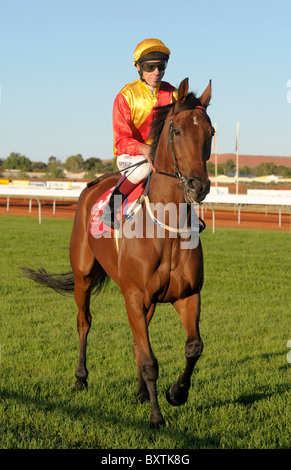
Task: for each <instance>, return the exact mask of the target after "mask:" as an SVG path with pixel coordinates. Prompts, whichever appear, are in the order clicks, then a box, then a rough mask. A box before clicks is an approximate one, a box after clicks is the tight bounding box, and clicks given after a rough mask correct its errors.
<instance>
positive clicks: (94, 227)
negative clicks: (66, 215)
mask: <svg viewBox="0 0 291 470" xmlns="http://www.w3.org/2000/svg"><path fill="white" fill-rule="evenodd" d="M114 189H115V186H112V188H110V189H108V190H107V191H106V192H105V193H104V194H102V195H101V196H100V197H99V198H98V199H97V202H96V203H95V204H94V206H93V207H92V210H91V221H90V233H91V235H92V236H93V237H94V238H99V237H101V236H102V235H103V234H104V233H105V232H111V233H113V232H114V230H113V229H112V228H111V227H108V226H107V225H105V224H104V223H103V222H101V221H100V220H99V217H100V215H101V214H103V210H104V207H105V206H107V204H108V203H109V199H110V197H111V194H112V192H113V190H114ZM143 190H144V182H143V181H142V182H141V183H140V184H139V185H138V186H136V188H134V190H133V191H132V192H131V193H130V194H129V195H128V196H126V198H125V199H124V201H123V204H122V207H121V211H120V212H119V213H118V214H117V216H116V219H117V220H120V219H121V218H122V217H123V216H125V217H129V215H130V214H131V212H132V210H133V208H134V206H135V205H136V201H137V199H138V198H139V197H140V196H141V195H142V193H143Z"/></svg>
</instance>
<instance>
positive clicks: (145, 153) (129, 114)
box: [99, 38, 177, 228]
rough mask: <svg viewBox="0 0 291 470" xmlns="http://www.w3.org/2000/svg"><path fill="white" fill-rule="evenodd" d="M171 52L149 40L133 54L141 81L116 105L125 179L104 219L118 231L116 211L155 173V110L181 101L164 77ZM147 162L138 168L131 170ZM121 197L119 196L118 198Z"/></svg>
mask: <svg viewBox="0 0 291 470" xmlns="http://www.w3.org/2000/svg"><path fill="white" fill-rule="evenodd" d="M169 56H170V50H169V49H168V48H167V47H166V46H165V45H164V43H162V41H160V40H159V39H153V38H151V39H145V40H143V41H142V42H140V43H139V44H138V45H137V46H136V48H135V51H134V53H133V57H134V66H135V67H136V68H137V71H138V73H139V76H140V78H139V79H137V80H135V81H133V82H131V83H129V84H127V85H125V86H124V87H123V88H122V90H121V91H120V92H119V93H118V95H117V96H116V98H115V101H114V105H113V137H114V155H116V156H117V167H118V169H119V170H120V172H121V174H122V176H121V178H120V180H119V181H118V183H117V185H116V187H115V189H114V191H113V193H112V195H111V198H110V200H109V203H108V205H107V206H106V207H105V209H104V211H103V214H102V215H101V216H100V218H99V219H100V220H101V221H102V222H104V223H105V224H106V225H107V226H109V227H112V228H115V226H116V225H118V224H117V222H116V220H114V209H115V210H118V209H119V208H120V206H121V204H122V201H123V199H124V198H125V196H127V195H128V194H129V193H130V192H131V191H132V190H133V189H134V188H135V187H136V186H137V185H138V184H139V183H140V182H141V181H142V180H144V179H145V178H146V177H147V176H148V174H149V172H150V171H151V163H150V140H149V135H150V130H151V129H150V126H151V123H152V121H153V114H154V107H155V106H164V105H167V104H170V103H172V102H173V101H175V100H176V99H177V91H176V89H175V88H174V87H173V86H172V85H170V84H169V83H167V82H164V81H162V78H163V76H164V73H165V69H166V67H167V63H168V60H169ZM144 160H147V162H145V163H142V164H140V165H138V166H135V167H133V168H130V169H129V170H127V168H128V167H129V166H131V165H133V164H135V163H139V162H142V161H144ZM115 196H118V197H115Z"/></svg>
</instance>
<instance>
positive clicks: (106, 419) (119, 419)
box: [0, 388, 221, 449]
mask: <svg viewBox="0 0 291 470" xmlns="http://www.w3.org/2000/svg"><path fill="white" fill-rule="evenodd" d="M78 393H86V391H85V390H84V391H82V392H72V395H75V394H78ZM0 399H1V401H2V402H3V401H4V400H9V402H10V404H11V402H12V401H16V402H17V403H18V404H22V405H25V407H26V408H27V414H29V408H30V407H32V406H33V407H34V408H36V409H37V410H39V411H42V412H43V411H44V412H47V413H49V412H53V411H57V412H58V413H60V414H66V415H67V418H68V419H69V420H71V421H74V420H75V419H76V420H77V419H78V420H80V417H82V418H83V419H85V420H86V419H88V421H90V423H92V418H93V420H94V422H96V428H97V426H98V427H105V428H106V427H107V428H108V426H110V427H112V429H113V430H114V432H115V433H116V434H118V433H122V432H125V430H126V429H127V430H129V431H132V432H133V434H136V431H140V433H141V435H142V436H143V441H144V447H143V448H144V449H154V448H155V447H154V446H155V442H156V441H158V442H160V439H161V437H165V438H167V439H168V441H169V442H171V447H169V448H171V449H207V448H208V449H209V448H212V449H215V448H216V449H217V448H219V444H220V440H221V436H219V435H216V434H210V433H208V434H205V436H204V437H202V438H201V437H197V436H195V434H194V433H193V431H191V430H188V428H185V429H178V428H177V427H176V426H175V424H174V425H173V423H169V422H168V423H167V424H165V425H164V426H161V427H159V428H158V429H153V428H150V426H149V415H148V421H146V420H144V419H141V418H137V417H134V416H132V418H128V416H126V417H123V416H122V415H121V414H114V413H111V414H105V413H104V412H103V411H102V409H101V408H99V409H98V408H96V407H95V406H94V407H93V406H92V405H88V406H86V405H78V404H75V403H68V402H66V403H65V402H64V401H63V400H61V399H60V400H58V401H54V400H52V399H45V398H37V397H32V396H29V395H27V394H22V393H21V392H15V391H9V390H6V389H4V388H2V389H1V390H0ZM140 406H143V407H147V411H149V410H150V407H149V406H150V405H149V403H146V404H144V405H141V404H137V405H136V407H137V408H138V407H140ZM165 418H166V417H165ZM190 425H191V423H189V427H190ZM83 437H84V440H83V441H82V440H81V442H80V436H78V440H77V441H76V442H75V443H73V444H72V442H70V448H71V449H74V448H81V449H90V448H91V449H93V448H94V449H98V447H97V446H96V445H95V443H92V442H91V443H90V442H89V443H88V442H87V444H86V436H85V432H84V436H83ZM97 439H98V437H97V436H96V441H97ZM48 440H49V438H48V437H46V441H48ZM52 444H53V445H54V447H53V448H55V449H56V448H58V449H62V448H68V442H67V441H66V440H65V439H64V441H62V440H61V439H55V438H54V437H53V436H52ZM27 448H29V440H28V441H27ZM102 448H105V449H106V448H107V449H113V448H115V449H118V448H122V447H119V446H118V444H117V445H116V444H115V446H114V447H113V446H112V444H110V442H108V445H106V447H102ZM128 448H129V449H135V447H133V446H132V445H131V446H130V447H128ZM159 448H160V447H159ZM164 448H165V447H164ZM99 449H101V447H99Z"/></svg>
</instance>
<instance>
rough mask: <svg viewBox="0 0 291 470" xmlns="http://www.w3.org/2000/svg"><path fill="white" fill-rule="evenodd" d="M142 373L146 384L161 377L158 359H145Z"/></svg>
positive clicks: (142, 364)
mask: <svg viewBox="0 0 291 470" xmlns="http://www.w3.org/2000/svg"><path fill="white" fill-rule="evenodd" d="M141 373H142V376H143V379H144V380H145V382H148V381H151V382H152V381H156V380H157V379H158V376H159V365H158V361H157V360H156V358H151V359H143V360H142V363H141Z"/></svg>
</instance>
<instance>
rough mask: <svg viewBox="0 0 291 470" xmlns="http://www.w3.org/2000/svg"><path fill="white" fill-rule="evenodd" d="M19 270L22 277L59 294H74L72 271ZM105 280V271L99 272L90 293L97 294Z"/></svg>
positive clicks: (24, 268) (22, 268) (23, 268)
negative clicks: (59, 272) (53, 272)
mask: <svg viewBox="0 0 291 470" xmlns="http://www.w3.org/2000/svg"><path fill="white" fill-rule="evenodd" d="M20 269H21V271H22V275H23V276H24V277H27V278H29V279H32V280H33V281H35V282H37V283H38V284H42V285H44V286H47V287H50V288H51V289H53V290H55V291H56V292H58V293H59V294H62V295H67V296H69V295H72V294H73V293H74V276H73V272H72V271H69V272H67V273H61V274H50V273H48V272H47V271H46V270H45V269H44V268H39V269H37V270H36V271H35V270H34V269H31V268H27V267H21V268H20ZM107 278H108V276H107V274H106V273H105V271H103V270H102V271H101V272H99V273H98V274H97V276H96V278H95V279H94V281H93V284H92V286H91V287H92V293H94V294H98V293H99V292H100V291H101V289H102V287H103V286H104V284H105V281H106V280H107Z"/></svg>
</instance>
